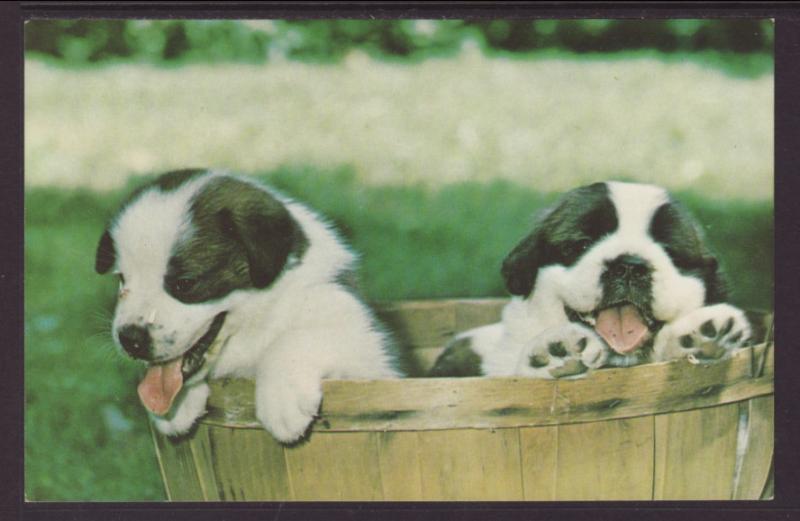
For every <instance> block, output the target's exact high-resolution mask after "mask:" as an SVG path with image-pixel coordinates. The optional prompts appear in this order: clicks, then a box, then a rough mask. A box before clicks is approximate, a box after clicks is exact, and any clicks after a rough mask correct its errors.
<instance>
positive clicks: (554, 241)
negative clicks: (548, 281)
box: [501, 183, 619, 296]
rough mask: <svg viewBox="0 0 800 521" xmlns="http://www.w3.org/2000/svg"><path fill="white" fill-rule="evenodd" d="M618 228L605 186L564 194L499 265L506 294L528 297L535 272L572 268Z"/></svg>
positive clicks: (597, 185) (585, 187) (595, 186)
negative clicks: (553, 268) (546, 267)
mask: <svg viewBox="0 0 800 521" xmlns="http://www.w3.org/2000/svg"><path fill="white" fill-rule="evenodd" d="M618 225H619V222H618V219H617V211H616V209H615V208H614V203H613V202H612V201H611V199H610V198H609V192H608V186H607V185H606V184H605V183H595V184H593V185H589V186H584V187H581V188H577V189H575V190H572V191H570V192H567V193H566V194H565V195H564V197H563V198H562V199H561V201H560V202H559V203H557V204H556V206H555V207H554V208H553V209H552V210H550V211H548V212H547V213H546V214H545V215H544V217H543V218H542V219H541V220H540V221H539V223H538V224H537V225H536V226H535V228H534V230H533V231H532V232H531V233H529V234H528V235H527V236H526V237H525V238H524V239H522V241H521V242H520V243H519V244H517V246H516V247H515V248H514V249H513V250H512V251H511V253H509V254H508V256H507V257H506V258H505V260H504V261H503V268H502V270H501V272H502V275H503V278H504V279H505V282H506V287H507V288H508V291H509V292H511V294H513V295H522V296H528V295H530V294H531V292H532V291H533V288H534V286H535V284H536V275H537V273H538V271H539V268H542V267H544V266H549V265H553V264H561V265H563V266H572V265H573V264H575V263H576V262H577V261H578V260H579V259H580V258H581V257H582V256H583V254H584V253H585V252H586V251H587V250H588V249H589V248H591V246H592V245H593V244H594V243H596V242H597V241H598V240H600V239H602V238H603V237H605V236H606V235H609V234H611V233H613V232H614V231H615V230H616V229H617V226H618Z"/></svg>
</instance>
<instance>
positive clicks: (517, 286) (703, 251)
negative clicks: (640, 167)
mask: <svg viewBox="0 0 800 521" xmlns="http://www.w3.org/2000/svg"><path fill="white" fill-rule="evenodd" d="M502 275H503V277H504V279H505V283H506V287H507V288H508V290H509V292H511V294H512V295H513V296H514V297H513V298H512V300H511V302H510V303H509V304H507V306H506V307H505V308H504V310H503V314H502V319H501V322H499V323H497V324H492V325H488V326H484V327H480V328H476V329H473V330H470V331H467V332H464V333H462V334H460V335H457V336H456V337H455V338H454V339H453V341H452V342H451V343H450V344H449V345H448V346H447V348H446V349H445V351H444V352H443V353H442V354H441V355H440V356H439V358H438V359H437V361H436V363H435V365H434V367H433V369H432V370H431V372H430V375H431V376H478V375H486V376H511V375H522V376H531V377H538V378H559V377H568V376H569V377H575V376H578V375H581V374H583V373H585V372H586V371H587V370H588V369H593V368H599V367H603V366H631V365H636V364H641V363H646V362H650V361H662V360H670V359H674V358H679V357H692V358H693V359H696V360H713V359H717V358H720V357H722V356H724V355H725V354H726V353H728V352H730V351H731V350H733V349H736V348H739V347H741V346H743V345H745V344H746V343H747V342H748V341H749V339H750V336H751V326H750V323H749V321H748V319H747V318H746V316H745V314H744V313H743V312H742V311H741V310H739V309H737V308H735V307H733V306H731V305H729V304H726V303H725V298H726V293H725V287H724V285H723V281H722V278H721V274H720V270H719V267H718V263H717V260H716V258H715V257H714V256H713V255H712V253H711V252H710V251H709V249H708V247H707V246H706V244H705V243H704V240H703V236H702V233H701V230H700V228H699V226H698V225H697V223H696V222H695V221H694V220H693V219H692V218H691V217H690V216H689V214H688V213H687V212H686V211H685V210H684V209H683V208H682V207H681V206H680V205H679V204H678V203H677V202H676V201H673V200H672V199H671V198H670V196H669V195H668V194H667V192H666V191H664V190H663V189H661V188H658V187H656V186H650V185H643V184H631V183H620V182H608V183H597V184H593V185H591V186H585V187H582V188H578V189H576V190H573V191H571V192H568V193H567V194H565V195H564V196H563V198H562V199H561V201H560V202H558V203H557V204H556V205H555V206H554V207H553V208H551V209H550V210H548V211H546V212H545V213H544V215H542V216H541V218H540V219H539V221H538V224H537V225H536V226H535V228H534V230H533V231H532V232H531V233H530V234H529V235H528V236H526V237H525V238H524V239H522V241H521V242H520V243H519V244H518V245H517V246H516V247H515V248H514V249H513V250H512V251H511V253H509V254H508V256H507V257H506V259H505V260H504V262H503V267H502Z"/></svg>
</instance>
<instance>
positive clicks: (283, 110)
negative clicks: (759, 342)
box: [25, 49, 774, 200]
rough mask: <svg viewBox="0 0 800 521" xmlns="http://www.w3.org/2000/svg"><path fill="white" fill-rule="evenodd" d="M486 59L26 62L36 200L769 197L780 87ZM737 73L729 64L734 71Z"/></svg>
mask: <svg viewBox="0 0 800 521" xmlns="http://www.w3.org/2000/svg"><path fill="white" fill-rule="evenodd" d="M621 56H622V57H620V56H617V55H614V54H582V55H579V56H576V55H570V54H566V53H555V54H554V53H549V52H543V53H534V54H530V55H526V56H525V59H522V58H520V57H514V58H508V57H503V56H492V57H487V56H484V55H483V54H482V53H481V52H480V51H479V50H477V49H473V50H472V51H470V50H467V51H465V52H462V53H461V54H459V55H458V56H456V57H454V58H448V59H434V58H431V59H427V60H424V61H420V62H418V63H397V62H387V61H378V60H375V59H372V58H370V57H369V56H367V55H366V54H364V53H361V52H353V53H351V54H349V55H348V56H347V57H346V58H345V59H344V60H342V62H341V63H335V64H309V63H300V62H274V63H269V64H267V65H245V64H217V65H201V64H195V65H186V66H176V67H170V68H163V67H154V66H148V65H141V64H140V65H134V64H118V65H114V66H107V67H102V68H87V69H75V70H73V69H66V68H61V67H54V66H51V65H47V64H45V63H42V62H40V61H36V60H27V61H26V64H25V69H26V70H25V73H26V74H25V81H26V83H25V92H26V97H25V109H26V121H25V163H26V183H27V184H28V185H29V186H44V185H58V186H68V187H74V186H89V187H93V188H97V189H112V188H119V187H120V186H122V185H124V183H125V180H126V179H127V177H128V176H129V175H130V173H145V172H152V171H159V170H166V169H170V168H182V167H186V166H191V165H202V166H216V167H224V168H231V169H234V170H238V171H245V172H248V173H257V172H259V171H261V170H263V169H276V168H280V167H282V166H284V165H316V166H318V167H324V168H332V167H338V166H351V167H352V168H353V170H354V171H355V173H356V176H357V177H358V179H359V180H360V181H361V182H363V183H366V184H369V185H373V186H378V185H401V184H406V183H409V182H410V183H420V184H425V185H427V186H431V187H443V186H447V185H450V184H452V183H457V182H461V181H480V182H490V181H492V180H495V179H504V180H508V181H512V182H514V183H516V184H518V185H521V186H526V187H530V188H534V189H536V190H543V191H561V190H564V189H567V188H570V187H573V186H575V185H577V184H582V183H588V182H590V181H593V180H598V179H606V178H611V177H627V178H633V179H638V180H642V181H649V182H656V183H659V184H664V185H666V186H668V187H669V188H671V189H673V190H688V189H692V190H698V191H701V192H703V193H708V194H715V196H718V197H729V198H740V199H751V200H758V199H761V200H763V199H771V198H772V185H773V153H772V150H773V145H774V140H773V115H772V113H773V101H774V96H773V84H774V81H773V80H774V76H773V74H772V73H771V72H767V73H763V74H754V75H752V76H747V75H744V76H732V75H730V74H727V73H726V72H723V71H721V70H720V68H718V67H715V66H708V63H713V60H717V61H718V62H724V63H729V64H739V65H740V66H741V67H742V68H743V70H749V69H751V68H752V67H750V66H749V65H748V62H747V60H751V59H752V60H756V61H757V62H758V63H761V64H762V66H763V68H764V69H770V67H768V66H769V65H770V64H771V60H769V57H763V56H762V57H761V61H758V60H759V59H758V58H752V57H748V58H744V57H739V58H738V59H732V58H730V57H721V56H716V58H713V56H715V55H711V54H708V55H707V56H708V58H707V60H706V62H703V61H702V60H701V61H698V60H697V59H694V58H691V56H690V55H675V56H668V57H667V56H666V55H663V54H661V55H659V54H658V53H647V52H639V53H623V54H622V55H621ZM731 66H732V65H731Z"/></svg>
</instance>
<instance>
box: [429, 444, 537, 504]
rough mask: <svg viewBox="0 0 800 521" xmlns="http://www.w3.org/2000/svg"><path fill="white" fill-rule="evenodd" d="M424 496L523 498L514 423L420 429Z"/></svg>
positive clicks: (500, 499)
mask: <svg viewBox="0 0 800 521" xmlns="http://www.w3.org/2000/svg"><path fill="white" fill-rule="evenodd" d="M419 459H420V465H421V469H422V499H424V500H445V501H449V500H462V501H478V500H488V501H510V500H521V499H523V494H522V475H521V469H520V458H519V433H518V432H517V430H516V429H497V430H494V431H491V430H472V429H459V430H447V431H429V432H420V433H419Z"/></svg>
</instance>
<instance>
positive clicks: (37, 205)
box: [25, 168, 773, 501]
mask: <svg viewBox="0 0 800 521" xmlns="http://www.w3.org/2000/svg"><path fill="white" fill-rule="evenodd" d="M264 177H265V178H266V179H267V180H268V181H270V182H271V183H272V184H273V185H275V186H277V187H279V188H281V189H283V190H284V191H285V192H286V193H288V194H291V195H294V196H296V197H297V198H298V199H301V200H303V201H306V202H308V203H309V204H310V205H312V206H313V207H315V208H317V209H318V210H319V211H320V212H322V213H324V214H326V215H327V216H329V217H330V218H331V219H333V220H334V221H335V222H336V223H337V224H338V225H339V226H340V228H341V229H342V231H343V233H344V234H345V235H346V236H347V237H348V238H349V239H350V241H351V242H352V243H353V245H354V246H355V248H356V249H357V250H358V251H360V252H361V253H362V254H363V261H362V270H361V279H362V283H363V287H364V289H365V291H366V293H367V296H368V297H369V298H370V299H372V300H393V299H407V298H436V297H453V296H464V297H466V296H470V297H477V296H498V295H504V294H505V292H504V289H503V284H502V280H501V278H500V275H499V265H500V262H501V260H502V258H503V256H504V255H505V253H506V252H507V251H508V250H509V249H510V248H511V247H512V246H513V245H514V244H515V243H516V241H517V240H518V239H519V238H521V237H522V236H523V234H524V233H526V231H527V230H528V227H529V225H530V223H531V219H532V216H533V214H534V213H535V211H536V210H537V209H539V208H541V207H542V206H543V205H545V204H547V203H549V202H551V201H552V200H553V199H554V198H555V197H556V195H555V194H550V193H547V194H544V193H538V192H536V191H534V190H532V189H530V188H527V187H524V186H520V185H518V184H512V183H511V182H509V181H496V182H491V183H489V184H480V183H477V182H462V183H456V184H451V185H447V186H445V187H443V188H442V189H440V190H430V189H429V188H423V187H421V186H413V185H412V186H405V187H380V186H369V185H365V184H363V183H361V182H359V181H357V180H356V176H355V175H354V174H353V173H352V172H349V171H346V170H340V171H323V170H316V169H310V168H309V169H281V170H277V171H273V172H271V173H269V174H268V175H266V176H264ZM123 195H124V191H121V190H120V191H115V192H109V193H103V194H100V193H96V192H91V191H88V190H62V189H55V188H30V189H29V190H28V191H27V193H26V238H25V268H26V274H25V288H26V291H25V337H26V348H25V403H26V414H25V491H26V494H27V497H28V499H31V500H131V501H135V500H159V499H164V492H163V489H162V487H161V483H160V476H159V471H158V467H157V464H156V460H155V455H154V452H153V449H152V446H151V440H150V437H149V433H148V430H147V426H146V417H145V414H144V410H143V408H142V407H141V406H140V405H139V402H138V399H137V397H136V392H135V388H136V381H137V378H138V367H137V366H136V365H135V364H132V363H129V362H126V361H125V360H123V359H122V357H120V356H118V355H117V354H116V353H115V351H114V348H113V346H112V344H111V340H110V336H109V330H108V328H109V323H110V318H111V313H112V308H113V298H114V292H115V287H116V286H115V281H114V280H112V277H99V276H97V275H96V274H95V273H94V271H93V263H94V249H95V245H96V241H97V239H98V238H99V236H100V233H101V232H102V229H103V226H104V223H105V220H106V219H107V218H109V217H110V216H111V215H112V213H113V211H114V209H115V207H116V205H117V204H118V202H119V201H120V199H121V197H122V196H123ZM676 195H678V197H679V198H681V199H683V200H684V201H685V202H686V203H687V206H689V208H690V209H691V210H693V212H694V213H695V214H696V215H697V216H698V217H699V218H700V219H701V221H702V222H703V223H704V225H705V226H706V228H707V229H708V230H709V231H710V233H709V238H710V240H711V242H712V245H713V246H714V248H715V249H716V251H717V252H718V253H719V254H720V257H721V260H722V264H723V266H724V267H725V268H726V269H727V271H728V272H729V274H730V275H731V277H730V278H731V280H732V281H733V282H734V286H735V287H736V292H735V293H734V298H733V301H734V302H735V303H737V304H739V305H743V306H746V307H754V308H771V307H772V304H771V303H772V288H773V273H772V266H773V262H772V261H773V219H772V204H771V202H754V201H749V200H744V199H729V200H714V199H708V198H704V197H701V196H700V195H698V194H696V193H692V194H689V193H678V194H676Z"/></svg>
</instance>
